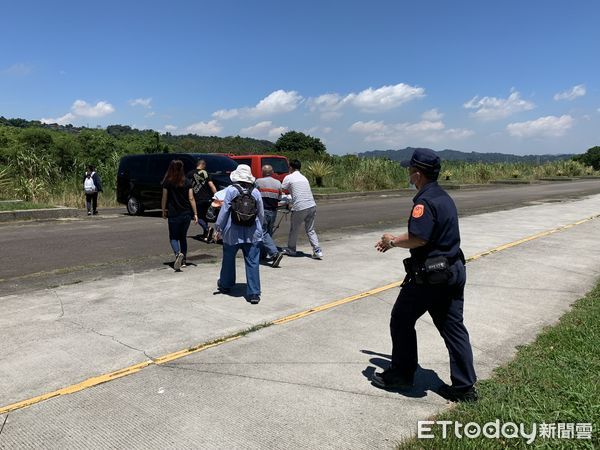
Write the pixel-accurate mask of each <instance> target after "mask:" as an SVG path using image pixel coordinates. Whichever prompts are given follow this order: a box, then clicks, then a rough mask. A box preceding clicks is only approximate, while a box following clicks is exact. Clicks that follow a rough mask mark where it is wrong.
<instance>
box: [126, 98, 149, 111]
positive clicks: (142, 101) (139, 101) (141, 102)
mask: <svg viewBox="0 0 600 450" xmlns="http://www.w3.org/2000/svg"><path fill="white" fill-rule="evenodd" d="M129 104H130V105H131V106H142V107H144V108H148V109H150V108H152V97H148V98H136V99H133V100H129Z"/></svg>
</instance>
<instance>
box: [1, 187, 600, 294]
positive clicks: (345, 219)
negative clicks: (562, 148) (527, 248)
mask: <svg viewBox="0 0 600 450" xmlns="http://www.w3.org/2000/svg"><path fill="white" fill-rule="evenodd" d="M594 193H600V180H587V181H576V182H568V183H564V182H563V183H547V184H539V185H525V186H500V187H487V188H484V189H476V190H464V191H462V190H456V191H451V195H452V197H453V198H454V199H455V201H456V203H457V206H458V208H459V212H460V214H461V216H466V215H470V214H476V213H481V212H486V211H494V210H502V209H507V208H515V207H517V206H523V205H530V204H535V203H536V202H540V201H543V202H553V201H558V200H560V199H567V198H576V197H579V196H582V195H588V194H594ZM411 199H412V194H411V193H407V192H399V194H398V195H397V196H387V197H381V196H380V197H369V198H353V199H344V200H337V201H323V202H321V203H319V207H318V213H317V214H318V216H317V230H318V231H319V232H321V233H326V232H328V231H335V232H339V231H343V230H345V231H346V232H349V231H351V230H353V229H356V228H362V229H374V228H381V227H384V226H389V225H396V226H398V225H404V224H405V223H406V220H407V213H408V212H409V211H410V205H411V204H412V201H411ZM118 211H121V212H118ZM288 226H289V222H288V221H284V222H282V227H281V229H280V230H279V231H278V232H277V235H276V241H277V242H278V244H280V245H285V243H286V236H287V232H288ZM197 231H199V227H192V228H191V229H190V232H189V235H190V236H193V235H195V234H196V232H197ZM0 248H1V249H2V250H1V251H0V296H1V295H3V294H4V295H6V294H9V293H15V292H22V291H24V290H29V291H31V290H34V289H38V288H44V287H49V286H56V285H61V284H65V283H78V282H82V281H89V280H93V279H97V278H100V277H105V276H113V275H118V274H124V273H130V272H131V270H134V271H144V270H147V269H150V268H153V267H156V266H160V265H162V264H167V263H168V262H169V261H170V260H171V252H170V247H169V245H168V239H167V230H166V223H165V222H164V221H163V220H162V219H161V218H160V217H158V215H157V214H154V215H149V216H144V217H129V216H127V215H125V214H124V209H123V210H111V211H106V214H105V215H104V216H100V217H92V218H86V219H83V220H81V219H77V220H64V221H55V222H44V223H20V224H10V225H0ZM220 251H221V250H220V247H218V246H214V245H212V246H210V245H206V244H204V243H202V242H198V241H194V240H190V254H191V256H190V258H189V259H190V260H191V261H192V262H196V263H201V262H214V261H216V258H217V257H218V256H219V255H220Z"/></svg>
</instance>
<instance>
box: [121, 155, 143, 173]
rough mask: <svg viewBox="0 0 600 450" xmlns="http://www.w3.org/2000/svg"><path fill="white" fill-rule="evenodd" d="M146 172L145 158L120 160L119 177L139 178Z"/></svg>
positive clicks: (135, 157) (137, 157)
mask: <svg viewBox="0 0 600 450" xmlns="http://www.w3.org/2000/svg"><path fill="white" fill-rule="evenodd" d="M145 172H146V158H144V157H139V156H133V157H130V158H127V157H125V158H123V159H122V160H121V167H119V173H120V174H121V175H127V176H132V177H139V176H140V175H144V174H145Z"/></svg>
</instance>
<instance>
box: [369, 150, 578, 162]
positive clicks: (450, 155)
mask: <svg viewBox="0 0 600 450" xmlns="http://www.w3.org/2000/svg"><path fill="white" fill-rule="evenodd" d="M414 151H415V148H414V147H406V148H402V149H399V150H373V151H369V152H364V153H359V154H358V156H361V157H364V158H388V159H391V160H392V161H402V160H405V159H410V157H411V155H412V154H413V152H414ZM436 153H437V154H438V155H440V158H442V160H443V161H465V162H483V163H495V162H530V163H544V162H548V161H559V160H563V159H570V158H572V157H573V156H574V155H571V154H560V155H523V156H521V155H512V154H508V153H481V152H470V153H468V152H461V151H458V150H441V151H438V152H436Z"/></svg>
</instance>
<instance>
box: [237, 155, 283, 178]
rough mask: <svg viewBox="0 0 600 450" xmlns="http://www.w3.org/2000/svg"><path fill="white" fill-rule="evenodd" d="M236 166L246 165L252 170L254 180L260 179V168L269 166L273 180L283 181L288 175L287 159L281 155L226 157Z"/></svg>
mask: <svg viewBox="0 0 600 450" xmlns="http://www.w3.org/2000/svg"><path fill="white" fill-rule="evenodd" d="M228 156H229V157H230V158H231V159H233V160H234V161H235V162H237V163H238V164H247V165H249V166H250V169H251V170H252V175H254V177H256V178H262V166H264V165H270V166H271V167H273V178H277V179H278V180H279V181H283V179H284V178H285V176H286V175H287V174H288V173H290V165H289V163H288V159H287V158H286V157H285V156H281V155H228Z"/></svg>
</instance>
